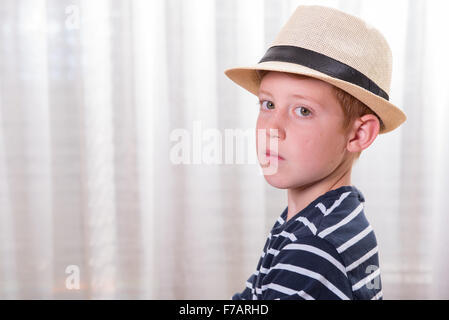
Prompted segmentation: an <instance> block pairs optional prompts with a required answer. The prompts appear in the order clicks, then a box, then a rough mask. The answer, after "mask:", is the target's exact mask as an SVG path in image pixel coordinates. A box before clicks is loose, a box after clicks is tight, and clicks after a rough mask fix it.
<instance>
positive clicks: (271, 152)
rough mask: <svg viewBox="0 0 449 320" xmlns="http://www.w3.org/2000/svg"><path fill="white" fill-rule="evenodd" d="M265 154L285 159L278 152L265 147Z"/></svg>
mask: <svg viewBox="0 0 449 320" xmlns="http://www.w3.org/2000/svg"><path fill="white" fill-rule="evenodd" d="M265 155H266V156H267V157H277V158H278V160H285V159H284V158H282V157H281V156H280V155H279V154H277V153H276V152H273V151H271V150H269V149H267V151H266V152H265Z"/></svg>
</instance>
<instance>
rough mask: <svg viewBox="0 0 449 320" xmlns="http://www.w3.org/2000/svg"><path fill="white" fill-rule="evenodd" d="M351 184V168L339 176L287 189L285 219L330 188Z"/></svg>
mask: <svg viewBox="0 0 449 320" xmlns="http://www.w3.org/2000/svg"><path fill="white" fill-rule="evenodd" d="M350 185H351V168H350V169H349V170H347V171H346V172H344V173H343V175H340V177H334V178H333V179H332V177H327V178H326V179H323V180H320V181H319V182H316V183H313V184H310V185H306V186H302V187H300V188H291V189H288V193H287V196H288V213H287V221H288V220H290V218H291V217H293V216H294V215H296V214H297V213H298V212H300V211H301V210H303V209H304V208H305V207H307V206H308V205H309V204H310V203H311V202H312V201H313V200H315V199H316V198H318V197H319V196H321V195H323V194H325V193H326V192H328V191H330V190H335V189H338V188H340V187H342V186H350Z"/></svg>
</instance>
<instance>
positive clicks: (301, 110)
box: [295, 107, 311, 117]
mask: <svg viewBox="0 0 449 320" xmlns="http://www.w3.org/2000/svg"><path fill="white" fill-rule="evenodd" d="M297 110H299V112H297ZM295 112H296V114H297V115H299V116H303V117H307V116H309V115H310V113H311V112H310V110H309V109H307V108H304V107H298V108H296V109H295Z"/></svg>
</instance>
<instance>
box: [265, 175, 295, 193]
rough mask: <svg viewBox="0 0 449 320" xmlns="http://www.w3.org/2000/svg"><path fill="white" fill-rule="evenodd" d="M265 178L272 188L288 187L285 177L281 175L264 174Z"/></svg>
mask: <svg viewBox="0 0 449 320" xmlns="http://www.w3.org/2000/svg"><path fill="white" fill-rule="evenodd" d="M264 177H265V180H266V181H267V182H268V184H269V185H271V186H272V187H274V188H277V189H288V188H289V187H290V184H289V183H288V182H287V181H286V179H285V177H281V176H280V175H278V174H271V175H264Z"/></svg>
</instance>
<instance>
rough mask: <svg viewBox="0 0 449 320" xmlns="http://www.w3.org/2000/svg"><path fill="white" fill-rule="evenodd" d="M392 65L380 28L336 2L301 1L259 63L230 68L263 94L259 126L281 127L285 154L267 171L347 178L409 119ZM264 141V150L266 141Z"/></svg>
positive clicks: (287, 177) (301, 178)
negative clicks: (395, 95) (393, 90)
mask: <svg viewBox="0 0 449 320" xmlns="http://www.w3.org/2000/svg"><path fill="white" fill-rule="evenodd" d="M391 72H392V52H391V49H390V47H389V45H388V43H387V41H386V39H385V38H384V36H383V35H382V34H381V33H380V32H379V31H378V30H377V29H375V28H373V27H372V26H370V25H369V24H367V23H366V22H365V21H363V20H362V19H360V18H358V17H356V16H353V15H350V14H347V13H345V12H342V11H340V10H337V9H333V8H328V7H323V6H298V7H297V9H296V10H295V12H294V13H293V14H292V15H291V17H290V18H289V20H288V21H287V23H286V24H285V25H284V26H283V27H282V29H281V31H280V32H279V33H278V35H277V36H276V39H275V40H274V41H273V43H272V44H271V46H270V47H269V48H268V50H267V51H266V53H265V55H264V56H263V57H262V59H260V61H259V62H258V63H257V64H256V65H252V66H242V67H235V68H230V69H227V70H226V71H225V74H226V75H227V76H228V77H229V78H230V79H231V80H233V81H234V82H235V83H237V84H238V85H240V86H242V87H243V88H245V89H246V90H248V91H249V92H251V93H253V94H255V95H257V96H258V97H259V99H260V100H261V102H262V104H261V110H260V112H259V117H258V121H257V127H258V129H268V130H267V134H266V136H268V138H270V140H271V138H273V137H272V136H271V135H272V133H271V132H270V130H269V129H277V130H278V135H277V137H274V138H276V141H278V153H279V154H280V156H281V157H282V158H285V159H284V160H282V158H280V160H279V161H278V164H277V167H278V170H277V171H276V174H273V175H270V176H269V178H267V179H270V180H271V181H269V182H270V183H271V184H272V185H275V186H278V187H279V188H287V187H289V186H292V185H293V184H296V185H302V186H305V185H307V184H311V183H313V182H316V181H319V180H320V179H325V178H326V177H327V176H328V175H329V173H331V172H332V173H333V175H335V179H338V175H339V174H340V173H342V177H343V180H344V179H345V177H346V176H345V174H346V173H347V172H350V169H351V168H352V164H353V162H354V160H355V159H357V158H358V156H359V155H360V153H361V152H362V150H364V149H366V148H367V147H368V146H369V145H370V144H371V143H372V142H373V141H374V139H375V138H376V136H377V135H378V134H383V133H386V132H389V131H392V130H394V129H395V128H397V127H399V126H400V125H401V124H402V123H403V122H404V121H405V120H406V116H405V114H404V112H403V111H402V110H401V109H399V108H398V107H396V106H395V105H393V104H392V103H390V102H389V99H390V98H389V91H390V84H391ZM299 95H300V96H302V97H299ZM257 140H259V131H258V139H257ZM257 140H256V141H257ZM270 140H268V141H270ZM265 144H267V145H269V143H265ZM257 147H258V155H259V158H260V155H261V154H264V150H262V152H261V150H260V149H263V148H265V147H259V141H258V145H257ZM268 151H270V150H268ZM274 152H276V151H274ZM269 158H270V157H269ZM275 159H278V157H277V156H274V157H271V160H273V161H272V162H276V161H275ZM262 160H263V159H262ZM264 164H265V163H261V166H262V167H264ZM264 174H265V172H264ZM265 175H266V174H265Z"/></svg>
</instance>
